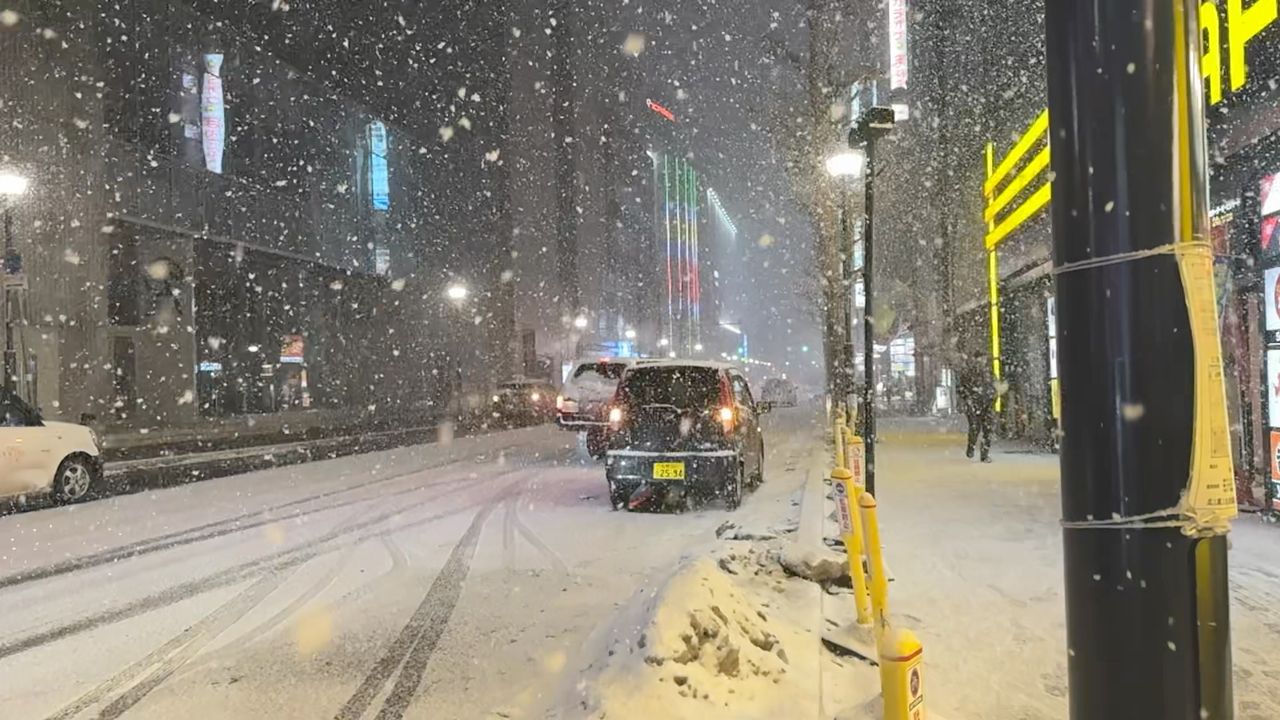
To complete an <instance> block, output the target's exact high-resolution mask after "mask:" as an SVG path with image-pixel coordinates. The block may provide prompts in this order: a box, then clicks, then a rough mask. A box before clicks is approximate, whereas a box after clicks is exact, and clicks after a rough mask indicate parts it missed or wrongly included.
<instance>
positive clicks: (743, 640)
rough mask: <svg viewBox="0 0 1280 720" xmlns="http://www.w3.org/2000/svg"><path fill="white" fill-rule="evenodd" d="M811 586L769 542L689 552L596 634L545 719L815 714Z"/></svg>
mask: <svg viewBox="0 0 1280 720" xmlns="http://www.w3.org/2000/svg"><path fill="white" fill-rule="evenodd" d="M816 592H817V588H816V586H815V585H813V584H811V583H808V582H805V581H803V580H799V579H795V578H790V577H788V576H787V575H786V574H785V573H784V572H783V571H782V569H781V568H780V567H779V565H778V549H777V544H776V543H763V542H756V543H750V542H741V541H739V542H729V543H726V544H725V545H724V546H723V547H721V548H719V549H717V550H716V551H715V552H713V553H712V554H711V555H710V556H703V557H698V558H695V559H693V560H690V561H688V562H686V563H684V564H683V565H682V566H681V567H680V568H678V569H677V570H676V572H675V574H674V575H673V576H672V577H671V578H670V580H669V581H668V582H666V583H665V584H663V585H662V586H661V587H660V588H659V589H658V590H657V591H656V592H647V593H644V594H642V595H641V596H639V597H637V598H635V599H634V600H633V602H632V603H631V604H630V605H629V606H628V607H626V608H624V610H623V611H622V612H621V613H620V614H619V616H618V618H617V621H616V622H615V623H613V624H612V625H611V626H610V627H609V628H607V629H605V631H604V632H602V633H601V634H600V635H599V636H598V637H597V638H596V640H597V645H596V647H595V648H593V649H594V651H595V652H594V653H593V654H592V656H593V657H594V660H593V661H592V662H591V664H590V665H588V666H587V668H585V670H584V672H583V674H582V675H581V676H580V677H579V681H578V682H577V684H576V686H575V687H574V688H573V690H572V692H570V693H569V697H567V698H565V701H564V702H562V703H561V705H560V709H559V711H558V712H556V713H553V714H552V717H561V718H591V719H592V720H603V719H604V718H608V720H631V719H634V720H656V719H658V718H661V719H662V720H716V719H718V718H725V719H728V718H780V717H813V716H814V714H815V712H816V710H817V693H816V689H817V686H816V683H815V678H816V673H817V666H816V663H817V657H818V653H817V652H816V651H815V647H816V643H817V640H816V638H814V636H813V633H812V631H811V630H810V629H808V628H807V627H806V626H805V624H806V622H807V620H806V617H805V615H806V613H809V614H812V613H813V612H814V611H815V610H816V605H813V607H808V606H809V605H811V604H813V601H814V598H815V597H816V595H815V594H816ZM807 706H808V707H811V708H812V711H810V712H805V708H806V707H807Z"/></svg>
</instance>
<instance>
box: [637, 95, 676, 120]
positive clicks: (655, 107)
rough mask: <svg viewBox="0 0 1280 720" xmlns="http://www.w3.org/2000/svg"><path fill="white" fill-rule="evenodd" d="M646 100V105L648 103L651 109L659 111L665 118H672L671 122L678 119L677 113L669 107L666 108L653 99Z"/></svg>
mask: <svg viewBox="0 0 1280 720" xmlns="http://www.w3.org/2000/svg"><path fill="white" fill-rule="evenodd" d="M644 102H645V104H646V105H648V106H649V109H650V110H652V111H654V112H656V113H658V114H659V115H661V116H662V117H664V118H666V119H668V120H670V121H671V122H675V121H676V115H675V113H673V112H671V111H670V110H668V109H666V108H664V107H662V106H661V105H659V104H658V103H656V102H654V101H652V100H645V101H644Z"/></svg>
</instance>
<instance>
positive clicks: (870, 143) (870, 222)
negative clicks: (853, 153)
mask: <svg viewBox="0 0 1280 720" xmlns="http://www.w3.org/2000/svg"><path fill="white" fill-rule="evenodd" d="M893 125H894V114H893V108H891V107H886V106H883V105H877V106H875V107H872V108H868V109H867V111H866V112H864V113H863V114H862V117H861V118H859V119H858V124H857V125H855V126H854V128H853V130H851V131H849V147H852V148H862V149H863V152H864V153H866V157H867V162H866V164H865V166H864V170H863V172H864V173H865V174H864V176H863V177H864V178H865V179H864V183H865V188H866V206H867V207H866V210H865V213H866V214H865V215H863V228H862V292H863V295H864V296H865V298H864V299H865V301H866V306H865V307H864V308H863V315H862V328H863V339H864V340H865V341H866V347H865V348H863V356H862V373H863V380H862V409H863V416H862V435H863V437H862V439H863V441H864V442H865V443H866V455H867V457H866V462H867V492H869V493H871V494H872V495H874V494H875V492H876V371H875V368H876V345H875V322H874V314H875V310H874V308H875V305H874V303H873V302H872V298H874V297H875V295H874V294H873V292H872V287H871V278H872V276H873V275H874V270H875V262H874V253H875V238H874V237H873V235H874V232H873V230H874V228H875V209H876V142H877V141H878V140H879V139H880V138H882V137H884V136H885V135H888V134H889V133H890V132H893ZM850 254H852V253H850ZM850 292H852V289H850ZM856 304H857V303H856V301H855V302H854V303H851V305H856ZM850 360H852V356H850Z"/></svg>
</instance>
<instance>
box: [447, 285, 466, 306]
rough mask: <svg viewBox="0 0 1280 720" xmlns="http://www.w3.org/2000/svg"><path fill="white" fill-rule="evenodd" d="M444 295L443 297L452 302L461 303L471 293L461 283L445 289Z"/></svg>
mask: <svg viewBox="0 0 1280 720" xmlns="http://www.w3.org/2000/svg"><path fill="white" fill-rule="evenodd" d="M444 294H445V297H447V298H449V299H450V300H452V301H454V302H462V301H463V300H466V299H467V296H468V295H470V294H471V291H470V290H468V289H467V286H466V285H463V284H462V283H453V284H452V285H450V286H449V287H447V288H445V291H444Z"/></svg>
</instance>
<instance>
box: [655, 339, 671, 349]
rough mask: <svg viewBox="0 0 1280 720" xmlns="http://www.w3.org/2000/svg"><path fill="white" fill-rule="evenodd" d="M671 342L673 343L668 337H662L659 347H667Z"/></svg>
mask: <svg viewBox="0 0 1280 720" xmlns="http://www.w3.org/2000/svg"><path fill="white" fill-rule="evenodd" d="M670 344H671V341H670V340H668V339H666V338H662V339H661V340H659V341H658V347H666V346H668V345H670Z"/></svg>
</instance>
